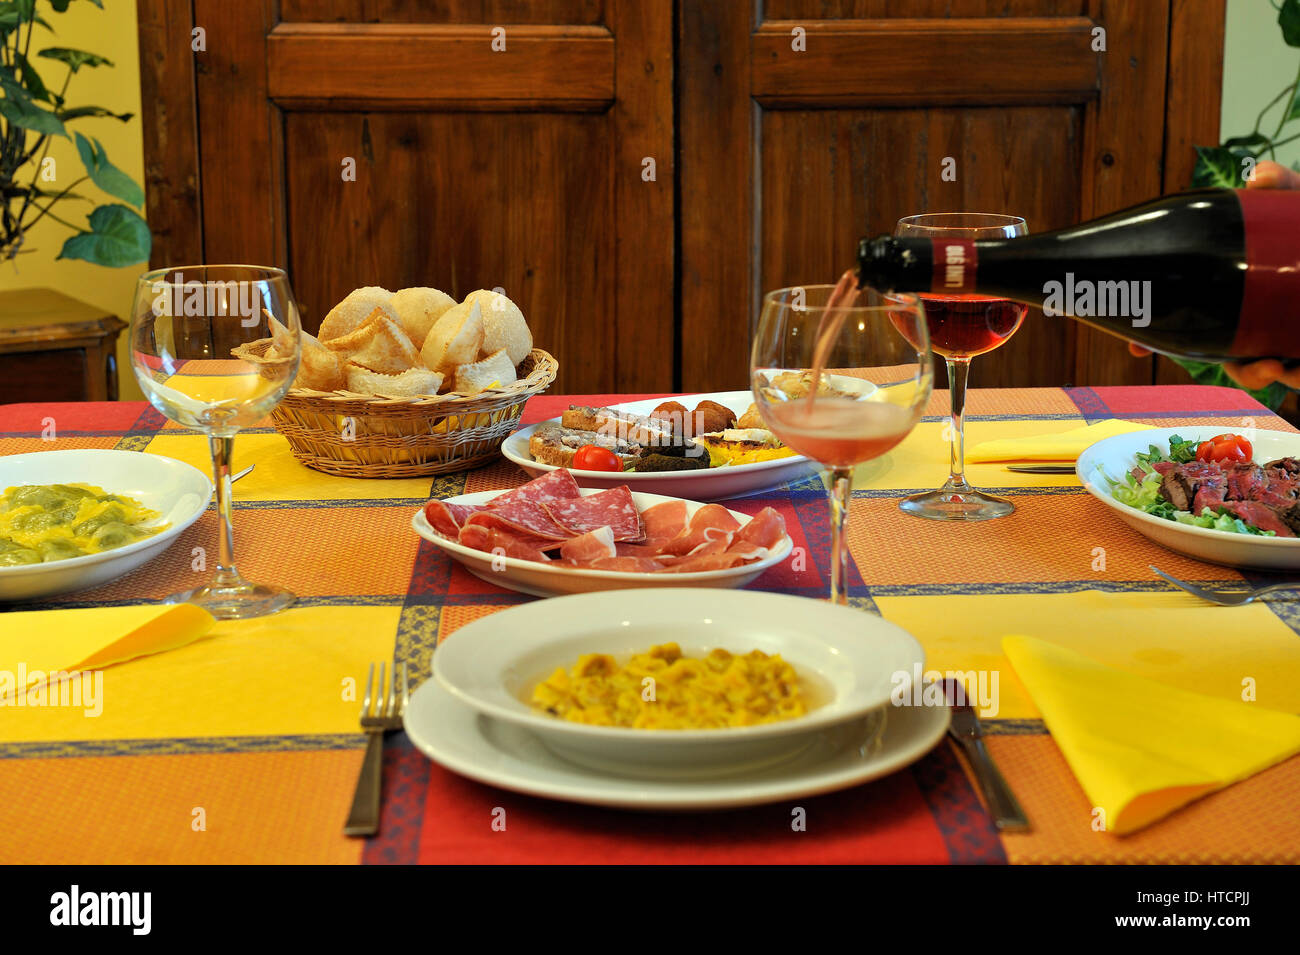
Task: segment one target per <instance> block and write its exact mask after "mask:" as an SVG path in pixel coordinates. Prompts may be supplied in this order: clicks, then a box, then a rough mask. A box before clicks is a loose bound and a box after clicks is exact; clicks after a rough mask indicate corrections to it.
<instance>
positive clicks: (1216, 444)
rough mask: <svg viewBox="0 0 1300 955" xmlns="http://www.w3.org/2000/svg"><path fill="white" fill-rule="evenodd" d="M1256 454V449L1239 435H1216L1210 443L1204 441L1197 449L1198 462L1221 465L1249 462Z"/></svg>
mask: <svg viewBox="0 0 1300 955" xmlns="http://www.w3.org/2000/svg"><path fill="white" fill-rule="evenodd" d="M1254 453H1255V449H1254V448H1252V447H1251V446H1250V442H1249V441H1247V440H1246V439H1245V438H1243V437H1242V436H1241V435H1239V434H1219V435H1215V436H1214V437H1213V438H1211V439H1210V440H1209V441H1202V442H1201V444H1200V446H1199V447H1198V448H1197V449H1196V460H1198V461H1204V462H1207V463H1208V462H1210V461H1216V462H1219V463H1221V464H1233V463H1236V462H1242V463H1245V462H1248V461H1249V460H1250V459H1251V458H1252V457H1253V456H1254Z"/></svg>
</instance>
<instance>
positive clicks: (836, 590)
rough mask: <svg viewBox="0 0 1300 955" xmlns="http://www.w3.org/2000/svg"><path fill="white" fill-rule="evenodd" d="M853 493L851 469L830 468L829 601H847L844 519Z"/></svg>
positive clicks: (847, 580)
mask: <svg viewBox="0 0 1300 955" xmlns="http://www.w3.org/2000/svg"><path fill="white" fill-rule="evenodd" d="M852 493H853V469H852V468H831V471H830V498H831V603H833V604H847V603H848V602H849V595H848V582H849V548H848V542H847V541H846V540H845V539H844V527H845V521H846V520H847V519H848V516H849V501H850V499H851V496H852Z"/></svg>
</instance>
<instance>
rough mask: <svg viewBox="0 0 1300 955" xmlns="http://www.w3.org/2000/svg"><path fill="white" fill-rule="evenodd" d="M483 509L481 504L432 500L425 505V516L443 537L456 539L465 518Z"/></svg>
mask: <svg viewBox="0 0 1300 955" xmlns="http://www.w3.org/2000/svg"><path fill="white" fill-rule="evenodd" d="M481 510H483V507H482V506H481V505H479V504H448V503H447V502H446V501H430V502H429V503H428V504H426V505H424V516H425V518H426V519H427V520H428V521H429V526H430V527H432V528H433V529H434V530H435V531H437V532H438V533H439V534H441V535H442V536H443V537H450V538H451V539H452V540H456V537H457V535H458V534H460V529H461V527H462V526H464V524H465V519H466V518H467V517H469V515H471V514H473V513H474V512H476V511H481Z"/></svg>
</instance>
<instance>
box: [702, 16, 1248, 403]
mask: <svg viewBox="0 0 1300 955" xmlns="http://www.w3.org/2000/svg"><path fill="white" fill-rule="evenodd" d="M1186 6H1187V4H1185V3H1184V2H1182V0H1174V2H1173V3H1172V5H1171V3H1170V2H1168V0H1143V2H1141V3H1135V2H1131V0H1128V2H1119V0H766V2H765V3H762V4H760V3H759V2H758V0H737V2H733V3H727V4H715V3H708V2H705V0H682V13H681V16H680V18H679V38H678V40H679V48H680V50H681V55H680V61H679V70H680V87H681V89H680V101H679V110H680V137H681V146H682V157H683V159H682V165H681V176H682V198H681V215H682V220H681V225H680V229H681V241H682V253H681V263H682V274H681V283H682V301H681V306H682V342H683V361H682V377H683V381H682V384H683V385H684V387H685V388H686V389H688V390H689V389H692V388H704V387H717V386H720V385H724V384H725V385H729V386H743V384H744V382H745V374H746V369H745V362H746V357H745V354H744V351H745V350H744V348H743V347H741V346H742V343H743V341H744V339H745V338H746V337H747V335H748V330H749V323H750V322H752V320H753V318H754V317H755V316H756V314H757V308H758V301H759V296H760V294H761V293H762V291H764V290H766V289H772V288H779V287H782V286H787V285H797V284H803V283H816V282H833V281H834V280H835V279H836V277H837V276H838V275H839V273H840V272H842V271H843V270H844V269H845V268H848V267H849V266H850V265H852V263H853V261H854V254H855V247H856V240H857V238H858V236H860V235H863V234H876V233H882V232H885V233H887V232H891V231H892V230H893V227H894V224H895V222H896V221H897V220H898V218H899V217H901V216H904V215H909V214H913V213H920V212H942V211H972V212H973V211H980V212H1002V213H1010V214H1015V215H1022V216H1024V217H1025V219H1026V220H1027V222H1028V225H1029V228H1030V230H1031V231H1045V230H1048V229H1054V228H1058V227H1061V226H1064V225H1067V224H1070V223H1073V222H1076V221H1079V220H1081V219H1087V218H1091V217H1093V216H1096V215H1101V214H1103V213H1105V212H1108V211H1111V210H1114V209H1118V208H1122V207H1124V206H1126V205H1130V204H1133V203H1136V202H1140V201H1142V200H1145V199H1147V198H1150V197H1152V196H1155V195H1158V194H1160V193H1161V192H1162V190H1163V189H1165V188H1167V189H1168V191H1175V190H1177V189H1180V188H1186V185H1187V183H1186V181H1183V182H1177V181H1173V182H1170V183H1169V184H1168V186H1167V187H1166V179H1167V178H1170V176H1168V175H1167V174H1168V173H1170V172H1175V173H1177V172H1190V162H1191V158H1190V157H1191V144H1192V143H1193V142H1202V143H1204V142H1213V141H1217V140H1216V139H1213V138H1211V137H1217V133H1218V124H1217V115H1218V92H1217V89H1218V86H1217V83H1218V77H1219V76H1220V75H1221V74H1220V73H1219V69H1220V66H1219V64H1220V63H1221V53H1219V52H1218V51H1219V50H1221V48H1222V22H1223V8H1222V4H1221V3H1214V2H1211V3H1203V4H1200V5H1198V6H1197V8H1196V9H1195V10H1191V11H1189V10H1187V9H1184V8H1185V7H1186ZM1171 11H1172V12H1171ZM1216 14H1217V21H1216ZM1189 16H1194V17H1195V24H1196V28H1197V29H1198V30H1199V31H1200V32H1201V34H1202V35H1204V36H1206V39H1205V41H1204V42H1203V43H1198V44H1192V43H1190V42H1188V37H1189V35H1190V33H1191V21H1190V20H1189ZM1171 25H1179V30H1178V31H1176V37H1175V42H1176V43H1178V44H1181V46H1179V48H1178V49H1179V54H1180V56H1181V57H1182V59H1180V60H1179V61H1178V66H1179V68H1180V70H1181V73H1180V76H1181V79H1180V81H1179V82H1180V83H1181V84H1182V85H1181V86H1180V87H1179V88H1178V89H1177V91H1176V96H1177V102H1175V101H1174V100H1173V99H1171V100H1170V102H1169V103H1167V102H1166V74H1167V72H1168V73H1170V75H1171V77H1172V76H1173V73H1172V72H1171V71H1170V69H1169V67H1170V63H1169V57H1168V50H1169V44H1170V42H1171ZM1216 38H1217V45H1216V43H1215V40H1216ZM1103 45H1104V48H1103V49H1099V47H1103ZM1192 75H1196V76H1198V79H1197V81H1196V83H1195V84H1194V86H1191V87H1189V86H1188V84H1187V79H1188V77H1190V76H1192ZM1200 76H1208V78H1207V79H1205V80H1204V82H1201V80H1200V79H1199V77H1200ZM1171 89H1172V84H1171ZM1167 108H1168V109H1169V115H1168V116H1167V115H1166V112H1167ZM1207 114H1212V116H1213V117H1214V118H1213V120H1208V121H1207V120H1206V119H1203V118H1201V117H1204V116H1206V115H1207ZM1211 123H1212V126H1211ZM1167 135H1169V136H1171V137H1172V138H1173V139H1174V140H1176V142H1175V145H1176V146H1177V147H1178V149H1179V151H1177V152H1176V153H1173V152H1171V154H1170V156H1169V157H1168V159H1167V158H1166V145H1165V139H1166V136H1167ZM1180 137H1181V138H1180ZM1201 137H1205V138H1201ZM946 170H947V171H950V172H955V176H948V177H946V176H945V175H944V173H945V171H946ZM719 316H722V317H723V318H722V320H721V321H719ZM724 336H725V337H726V338H728V339H729V340H730V341H731V342H732V343H734V347H728V348H718V347H712V346H715V345H721V344H722V343H723V339H724ZM704 343H709V344H710V346H711V347H694V348H693V347H692V345H693V344H695V345H700V346H702V345H704ZM1153 373H1154V371H1153V363H1152V360H1151V359H1146V360H1136V359H1133V358H1132V357H1130V356H1129V354H1128V352H1127V349H1126V348H1125V346H1124V344H1123V343H1122V342H1120V341H1119V340H1117V339H1114V338H1111V337H1109V336H1106V335H1104V334H1102V333H1099V332H1095V331H1093V330H1090V329H1087V328H1085V327H1083V326H1080V325H1077V324H1076V323H1074V322H1071V321H1069V320H1064V319H1048V318H1045V317H1044V316H1043V315H1042V313H1041V312H1040V311H1031V313H1030V315H1029V317H1028V318H1027V320H1026V322H1025V325H1024V326H1023V327H1022V328H1021V330H1020V331H1019V332H1018V333H1017V335H1016V336H1015V337H1014V338H1013V339H1012V340H1011V341H1010V342H1009V343H1008V344H1006V345H1004V346H1003V347H1002V348H1001V349H999V350H998V351H996V352H993V353H990V354H988V355H985V356H982V357H981V358H980V359H979V360H978V361H977V362H976V363H975V367H974V372H973V375H972V384H973V385H975V386H994V385H1060V384H1067V383H1069V384H1100V383H1105V384H1142V383H1149V382H1150V381H1151V380H1152V376H1153Z"/></svg>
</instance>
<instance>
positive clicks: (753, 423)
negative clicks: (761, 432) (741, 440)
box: [736, 402, 767, 429]
mask: <svg viewBox="0 0 1300 955" xmlns="http://www.w3.org/2000/svg"><path fill="white" fill-rule="evenodd" d="M736 427H737V428H744V429H749V428H766V427H767V422H766V421H764V420H763V416H762V415H761V414H759V413H758V404H757V403H754V402H751V403H750V406H749V407H748V408H747V409H745V413H744V414H743V415H741V416H740V420H739V421H737V422H736Z"/></svg>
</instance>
